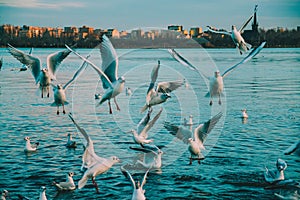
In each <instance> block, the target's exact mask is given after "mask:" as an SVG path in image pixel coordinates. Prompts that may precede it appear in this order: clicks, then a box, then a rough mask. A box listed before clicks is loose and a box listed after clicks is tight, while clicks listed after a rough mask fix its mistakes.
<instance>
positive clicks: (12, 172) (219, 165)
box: [0, 48, 300, 200]
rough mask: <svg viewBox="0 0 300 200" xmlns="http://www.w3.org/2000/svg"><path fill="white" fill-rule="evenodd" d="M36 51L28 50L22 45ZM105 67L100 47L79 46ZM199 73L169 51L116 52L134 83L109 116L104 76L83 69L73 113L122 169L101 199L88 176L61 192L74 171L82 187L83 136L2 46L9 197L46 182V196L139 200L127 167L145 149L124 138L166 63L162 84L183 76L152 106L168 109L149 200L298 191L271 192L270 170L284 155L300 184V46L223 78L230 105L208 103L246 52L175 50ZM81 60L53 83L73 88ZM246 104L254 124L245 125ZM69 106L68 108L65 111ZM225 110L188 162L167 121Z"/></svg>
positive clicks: (2, 181) (2, 168)
mask: <svg viewBox="0 0 300 200" xmlns="http://www.w3.org/2000/svg"><path fill="white" fill-rule="evenodd" d="M21 50H22V51H25V52H28V51H29V49H28V48H21ZM58 50H61V49H57V48H35V49H34V50H33V55H35V56H38V57H39V58H40V59H41V62H42V63H43V66H45V64H46V57H47V55H48V54H51V53H54V52H56V51H58ZM76 51H77V52H79V53H80V54H82V55H84V56H86V55H88V54H91V55H92V56H91V58H90V60H91V61H92V62H94V63H95V64H96V65H98V66H101V57H100V53H99V50H97V49H77V50H76ZM177 51H178V52H180V53H181V54H182V55H183V56H184V57H185V58H187V59H188V60H189V61H190V62H191V63H192V64H193V65H194V66H197V68H198V71H193V70H191V69H190V68H188V67H185V66H182V65H181V64H180V63H178V62H176V61H175V60H173V59H172V57H171V56H170V55H169V54H168V52H167V51H166V49H117V53H118V55H119V56H120V57H119V70H118V75H119V76H121V75H122V76H124V77H125V79H126V87H130V88H131V90H132V92H133V94H132V95H131V96H126V94H125V89H124V92H122V93H121V94H120V95H119V96H117V102H118V103H119V106H120V108H121V111H117V109H116V107H115V104H114V102H113V101H112V109H113V114H111V115H110V114H109V113H108V105H107V102H105V103H104V104H102V105H100V106H97V104H98V100H96V99H95V98H94V95H95V94H96V93H103V89H102V87H101V82H99V76H98V74H97V73H96V72H95V71H94V70H93V69H92V68H91V67H90V66H87V68H86V69H85V70H84V71H83V72H82V74H81V75H80V76H79V77H78V78H77V80H76V81H75V82H74V83H73V84H72V85H71V86H70V87H69V88H68V89H67V99H68V101H69V105H67V106H66V112H67V113H69V112H71V113H72V114H73V116H74V118H75V120H76V121H77V122H78V124H79V125H80V126H81V127H82V128H84V129H85V130H86V132H87V133H88V134H89V135H90V137H91V139H92V140H93V141H94V147H95V152H96V153H97V154H98V155H99V156H101V157H109V156H112V155H116V156H118V157H119V158H120V159H121V160H122V163H120V164H116V165H114V166H113V167H112V168H111V169H110V170H109V171H108V172H107V173H105V174H102V175H99V176H97V177H96V182H97V183H98V185H99V189H100V193H99V194H97V193H96V190H95V188H94V186H93V184H92V181H91V180H89V181H88V183H87V185H86V186H85V187H84V188H83V189H81V190H78V189H76V190H75V191H71V192H57V189H56V188H55V186H53V185H52V182H53V181H54V180H55V181H57V182H60V181H65V176H66V174H67V173H68V172H70V171H72V172H74V173H75V176H74V177H73V178H74V181H75V182H76V184H77V183H78V181H79V180H80V178H81V177H82V173H81V172H80V167H81V163H82V160H81V158H82V154H83V145H84V144H85V141H84V138H83V137H82V136H81V134H80V133H79V132H77V130H76V127H75V126H74V124H73V123H72V121H71V120H70V119H69V117H68V115H67V114H66V115H64V114H62V111H61V110H60V115H57V114H56V107H51V106H50V104H51V103H52V102H53V91H52V89H51V92H50V98H43V99H42V98H41V97H40V94H38V89H37V88H38V86H37V85H36V84H35V81H34V79H33V76H32V75H31V73H30V71H29V70H27V71H23V72H20V71H19V68H20V67H21V66H22V64H21V63H20V62H19V61H18V60H17V59H15V58H14V57H12V56H11V55H10V54H9V53H8V51H7V50H6V49H5V48H2V49H0V57H3V66H2V70H1V71H0V127H1V128H0V139H1V140H0V152H1V153H0V189H1V190H3V189H6V190H8V191H9V193H10V199H17V195H18V194H21V195H23V196H26V197H28V198H30V199H38V195H39V188H40V186H46V188H47V190H46V195H47V197H48V199H66V200H69V199H131V194H132V187H131V183H130V181H129V180H127V179H126V178H125V177H124V176H123V174H122V173H121V171H120V166H121V165H125V164H133V163H134V162H135V160H136V159H138V158H139V157H141V153H140V152H137V151H134V150H131V149H129V147H130V146H131V147H138V145H137V144H134V142H133V140H132V136H131V135H130V134H128V133H126V132H128V131H130V130H131V129H135V128H136V125H137V123H138V122H139V120H140V119H141V118H142V117H143V116H144V115H145V113H142V114H141V113H140V109H141V107H142V106H143V105H144V104H145V96H146V92H147V88H148V85H149V82H150V74H151V70H152V68H153V66H155V65H157V61H158V60H160V62H161V68H160V71H159V76H158V81H173V80H184V79H185V81H186V83H187V84H188V85H183V86H182V87H180V88H179V89H177V90H176V91H174V92H172V93H171V96H172V97H171V98H170V99H168V101H167V102H166V103H164V104H162V105H161V106H155V107H153V113H152V117H153V116H154V115H155V114H156V113H157V112H158V111H159V109H160V108H163V112H162V115H161V117H160V118H159V120H158V121H157V122H156V123H155V125H154V126H153V128H152V129H151V130H150V131H149V138H152V139H154V142H153V144H155V145H157V146H159V147H160V148H161V150H162V151H163V152H164V154H163V156H162V163H163V166H162V168H161V171H160V172H150V173H149V175H148V178H147V182H146V184H145V186H144V189H145V190H146V192H145V196H146V197H147V199H153V200H157V199H274V198H275V196H274V193H275V192H276V193H281V194H283V195H288V194H292V193H293V192H294V191H295V189H293V188H282V189H265V187H266V186H268V184H267V183H266V182H265V181H264V179H263V173H264V170H265V166H267V167H269V168H275V163H276V161H277V159H278V158H281V159H283V160H285V161H286V162H287V165H288V167H287V169H286V170H285V178H286V179H293V180H295V181H300V167H299V166H300V164H299V163H300V158H299V156H297V155H294V154H292V155H284V153H283V152H284V150H285V149H287V148H288V147H289V146H290V145H292V144H293V143H294V142H295V141H297V140H299V139H300V120H299V119H300V104H299V102H300V78H299V75H300V49H268V48H265V49H263V50H262V51H261V52H260V54H258V55H257V56H256V57H255V58H254V59H252V60H250V61H249V62H248V63H245V64H243V65H241V66H240V67H239V68H237V69H236V70H234V71H233V72H232V73H230V74H229V75H228V76H226V77H225V79H224V84H225V91H224V95H223V96H222V104H221V105H219V104H218V100H217V99H214V103H213V105H212V106H209V98H207V97H205V94H206V93H207V79H206V77H209V76H212V75H213V72H214V71H215V70H217V69H218V70H219V71H220V72H221V74H222V72H224V71H225V70H226V69H227V68H229V67H231V66H233V65H234V64H236V63H238V62H239V61H240V60H241V59H242V58H243V57H244V56H245V55H239V53H238V52H237V50H236V49H202V48H199V49H177ZM81 63H82V61H81V60H80V59H79V58H78V57H76V56H75V55H74V54H70V55H69V57H67V58H66V59H65V60H64V61H63V62H62V63H61V65H60V67H59V69H58V71H57V73H56V81H54V84H57V83H62V84H65V83H67V81H68V80H70V79H71V78H72V76H73V74H74V73H75V71H76V70H77V69H78V68H79V67H80V65H81ZM243 108H246V109H247V111H248V115H249V118H248V120H247V121H243V120H242V119H241V109H243ZM60 109H61V108H60ZM219 112H222V113H223V116H222V118H221V120H220V121H219V122H218V124H217V125H216V127H215V128H214V129H213V131H212V132H211V133H210V134H209V136H208V137H207V139H206V142H205V147H206V150H204V151H203V155H204V156H205V159H204V160H202V161H201V164H198V163H197V161H193V163H192V165H189V156H190V155H189V152H188V150H187V146H186V145H185V144H184V143H183V142H182V141H180V140H179V139H176V138H175V137H174V136H173V135H171V134H170V133H169V132H168V131H167V130H166V129H165V128H164V126H163V123H164V121H168V122H172V123H173V124H175V125H181V124H182V122H183V120H184V118H188V117H189V115H193V122H194V125H193V127H192V128H195V127H196V126H197V125H198V124H200V123H203V122H205V121H207V120H208V119H210V118H211V117H212V116H214V115H215V114H217V113H219ZM68 133H72V134H74V136H73V138H74V140H76V141H77V143H78V147H77V148H76V149H67V148H66V147H65V143H66V140H67V134H68ZM25 136H29V137H30V138H31V140H32V142H39V143H40V146H39V149H38V151H37V152H35V153H29V154H28V153H24V151H23V149H24V146H25V141H24V137H25ZM130 172H131V173H132V174H133V177H134V178H135V179H136V180H140V181H141V180H142V177H143V175H144V172H143V171H138V170H132V171H130Z"/></svg>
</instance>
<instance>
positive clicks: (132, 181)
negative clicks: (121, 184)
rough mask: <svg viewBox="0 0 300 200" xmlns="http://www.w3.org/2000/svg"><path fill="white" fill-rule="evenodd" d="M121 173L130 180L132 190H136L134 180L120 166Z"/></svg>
mask: <svg viewBox="0 0 300 200" xmlns="http://www.w3.org/2000/svg"><path fill="white" fill-rule="evenodd" d="M121 172H122V174H123V175H124V176H125V177H126V178H127V179H129V180H130V182H131V185H132V187H133V188H136V186H135V182H134V180H133V178H132V176H131V174H130V173H129V172H128V171H127V170H126V169H125V168H124V167H123V166H121Z"/></svg>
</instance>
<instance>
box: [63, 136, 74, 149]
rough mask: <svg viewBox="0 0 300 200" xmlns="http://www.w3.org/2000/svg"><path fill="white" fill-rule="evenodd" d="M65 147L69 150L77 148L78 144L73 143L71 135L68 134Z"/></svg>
mask: <svg viewBox="0 0 300 200" xmlns="http://www.w3.org/2000/svg"><path fill="white" fill-rule="evenodd" d="M65 145H66V147H67V148H76V147H77V143H76V142H75V141H73V139H72V134H71V133H68V140H67V143H66V144H65Z"/></svg>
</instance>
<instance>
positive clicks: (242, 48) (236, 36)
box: [207, 15, 253, 55]
mask: <svg viewBox="0 0 300 200" xmlns="http://www.w3.org/2000/svg"><path fill="white" fill-rule="evenodd" d="M252 18H253V15H252V16H250V18H249V19H248V20H247V21H246V22H245V23H244V25H243V26H242V27H241V28H240V29H239V30H237V28H236V26H235V25H233V26H232V28H231V30H232V31H231V32H227V31H218V30H215V29H214V28H212V27H211V26H207V27H208V31H210V32H212V33H218V34H223V35H229V36H231V39H232V41H233V42H234V44H235V46H236V47H237V48H238V50H239V52H240V54H241V55H242V54H243V52H247V51H248V50H249V49H251V44H248V43H246V42H245V40H244V38H243V37H242V35H241V34H242V33H243V30H244V28H245V27H246V26H247V25H248V23H249V22H250V21H251V19H252Z"/></svg>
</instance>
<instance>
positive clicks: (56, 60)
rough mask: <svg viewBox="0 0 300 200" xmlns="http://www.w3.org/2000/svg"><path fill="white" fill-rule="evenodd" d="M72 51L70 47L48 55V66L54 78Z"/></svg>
mask: <svg viewBox="0 0 300 200" xmlns="http://www.w3.org/2000/svg"><path fill="white" fill-rule="evenodd" d="M70 53H71V51H70V50H69V49H66V50H63V51H58V52H55V53H53V54H50V55H49V56H48V57H47V67H48V70H49V72H50V73H51V75H52V76H53V78H55V72H56V70H57V68H58V66H59V65H60V63H61V62H62V61H63V60H64V59H65V58H66V57H67V56H68V55H69V54H70Z"/></svg>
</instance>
